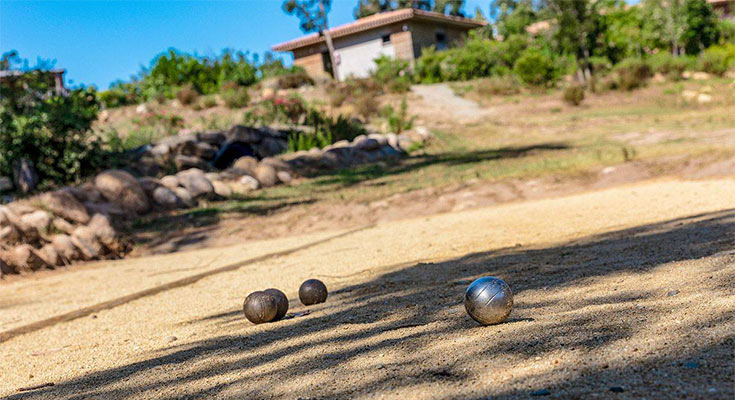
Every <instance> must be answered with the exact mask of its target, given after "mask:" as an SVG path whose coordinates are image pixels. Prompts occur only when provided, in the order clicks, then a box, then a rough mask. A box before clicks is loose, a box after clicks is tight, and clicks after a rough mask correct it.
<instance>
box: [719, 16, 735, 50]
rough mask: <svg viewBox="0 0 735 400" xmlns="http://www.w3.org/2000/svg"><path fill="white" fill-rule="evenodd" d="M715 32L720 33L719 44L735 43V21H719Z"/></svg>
mask: <svg viewBox="0 0 735 400" xmlns="http://www.w3.org/2000/svg"><path fill="white" fill-rule="evenodd" d="M717 31H718V32H720V44H727V43H735V21H733V20H729V19H721V20H719V21H718V22H717Z"/></svg>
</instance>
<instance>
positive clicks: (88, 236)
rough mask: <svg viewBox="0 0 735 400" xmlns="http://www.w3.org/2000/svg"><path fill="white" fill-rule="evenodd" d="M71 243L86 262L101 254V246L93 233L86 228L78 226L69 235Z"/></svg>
mask: <svg viewBox="0 0 735 400" xmlns="http://www.w3.org/2000/svg"><path fill="white" fill-rule="evenodd" d="M71 242H72V243H73V244H74V246H75V247H76V248H77V249H79V251H80V252H81V253H82V254H83V255H84V258H85V259H87V260H94V259H97V258H99V257H100V255H101V254H102V244H101V243H100V242H99V241H97V238H96V236H95V234H94V231H93V230H92V229H91V228H89V227H88V226H78V227H77V228H76V229H74V233H73V234H72V235H71Z"/></svg>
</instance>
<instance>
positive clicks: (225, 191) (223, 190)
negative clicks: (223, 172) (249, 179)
mask: <svg viewBox="0 0 735 400" xmlns="http://www.w3.org/2000/svg"><path fill="white" fill-rule="evenodd" d="M212 187H214V193H215V194H217V196H220V197H224V198H229V197H230V196H232V188H230V186H229V185H227V184H226V183H224V182H222V181H212Z"/></svg>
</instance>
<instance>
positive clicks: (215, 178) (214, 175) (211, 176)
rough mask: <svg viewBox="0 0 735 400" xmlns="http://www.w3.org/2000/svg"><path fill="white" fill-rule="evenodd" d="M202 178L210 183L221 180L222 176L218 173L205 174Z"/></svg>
mask: <svg viewBox="0 0 735 400" xmlns="http://www.w3.org/2000/svg"><path fill="white" fill-rule="evenodd" d="M204 177H205V178H207V179H209V181H210V182H214V181H221V180H223V178H222V174H221V173H219V172H207V173H206V174H204Z"/></svg>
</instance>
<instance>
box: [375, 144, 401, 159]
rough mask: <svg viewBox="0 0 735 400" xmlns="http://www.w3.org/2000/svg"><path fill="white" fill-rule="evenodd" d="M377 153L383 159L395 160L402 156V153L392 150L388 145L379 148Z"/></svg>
mask: <svg viewBox="0 0 735 400" xmlns="http://www.w3.org/2000/svg"><path fill="white" fill-rule="evenodd" d="M378 151H379V152H380V154H381V155H382V156H383V157H384V158H397V157H400V156H401V155H403V153H402V152H400V151H398V150H396V149H394V148H393V147H392V146H389V145H385V146H383V147H381V148H380V149H378Z"/></svg>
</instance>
